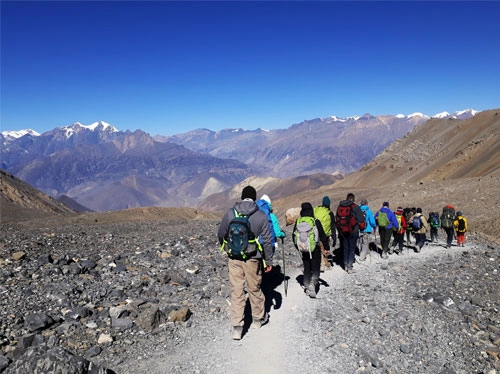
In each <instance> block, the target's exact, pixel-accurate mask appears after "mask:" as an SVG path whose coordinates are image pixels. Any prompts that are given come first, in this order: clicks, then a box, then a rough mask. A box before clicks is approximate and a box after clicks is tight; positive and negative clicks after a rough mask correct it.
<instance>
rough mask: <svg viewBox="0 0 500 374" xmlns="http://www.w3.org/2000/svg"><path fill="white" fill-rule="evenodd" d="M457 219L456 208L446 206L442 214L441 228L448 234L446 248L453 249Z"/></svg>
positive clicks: (449, 205)
mask: <svg viewBox="0 0 500 374" xmlns="http://www.w3.org/2000/svg"><path fill="white" fill-rule="evenodd" d="M454 218H455V207H454V206H453V205H451V204H446V205H445V206H444V207H443V212H442V213H441V228H442V229H443V230H444V232H445V233H446V248H450V247H451V243H452V242H453V234H454V226H453V220H454Z"/></svg>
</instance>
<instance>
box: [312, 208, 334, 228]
mask: <svg viewBox="0 0 500 374" xmlns="http://www.w3.org/2000/svg"><path fill="white" fill-rule="evenodd" d="M314 217H315V218H317V219H319V221H320V222H321V226H323V230H324V231H325V234H326V236H331V235H332V218H331V216H330V209H328V208H327V207H326V206H323V205H320V206H317V207H315V208H314Z"/></svg>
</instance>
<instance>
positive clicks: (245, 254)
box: [221, 208, 262, 260]
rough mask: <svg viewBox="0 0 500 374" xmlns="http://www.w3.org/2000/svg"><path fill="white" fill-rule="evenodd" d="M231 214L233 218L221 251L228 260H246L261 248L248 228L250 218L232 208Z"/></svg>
mask: <svg viewBox="0 0 500 374" xmlns="http://www.w3.org/2000/svg"><path fill="white" fill-rule="evenodd" d="M233 212H234V218H233V219H232V220H231V222H229V226H228V230H227V234H226V236H225V237H224V243H223V244H222V248H221V250H222V249H224V250H225V251H226V253H227V255H228V256H229V257H230V258H233V259H236V260H246V259H247V258H249V257H252V256H254V255H255V254H256V253H257V250H260V251H262V248H261V246H260V244H259V241H258V240H257V239H256V238H255V234H254V233H253V232H252V229H251V227H250V221H249V219H248V218H249V217H250V216H246V215H242V214H240V213H239V212H238V211H237V210H236V209H234V208H233Z"/></svg>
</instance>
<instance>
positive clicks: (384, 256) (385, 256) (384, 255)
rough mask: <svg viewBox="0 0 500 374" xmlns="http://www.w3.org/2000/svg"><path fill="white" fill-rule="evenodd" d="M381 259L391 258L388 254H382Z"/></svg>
mask: <svg viewBox="0 0 500 374" xmlns="http://www.w3.org/2000/svg"><path fill="white" fill-rule="evenodd" d="M381 257H382V258H384V259H385V258H389V256H388V255H387V252H382V256H381Z"/></svg>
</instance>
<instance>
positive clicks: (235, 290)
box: [228, 259, 246, 326]
mask: <svg viewBox="0 0 500 374" xmlns="http://www.w3.org/2000/svg"><path fill="white" fill-rule="evenodd" d="M243 265H244V262H243V261H239V260H233V259H229V263H228V271H229V283H230V285H231V326H243V324H244V318H245V316H244V314H245V303H246V301H245V290H244V286H245V271H244V268H243Z"/></svg>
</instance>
